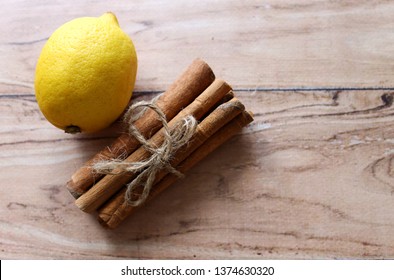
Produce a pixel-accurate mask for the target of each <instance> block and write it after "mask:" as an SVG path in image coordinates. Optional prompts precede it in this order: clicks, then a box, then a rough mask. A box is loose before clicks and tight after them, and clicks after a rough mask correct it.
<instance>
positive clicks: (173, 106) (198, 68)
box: [67, 59, 215, 198]
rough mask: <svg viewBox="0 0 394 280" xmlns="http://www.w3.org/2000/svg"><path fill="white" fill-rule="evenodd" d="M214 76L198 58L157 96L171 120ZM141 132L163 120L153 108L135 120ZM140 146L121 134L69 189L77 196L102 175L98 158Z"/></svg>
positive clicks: (147, 133)
mask: <svg viewBox="0 0 394 280" xmlns="http://www.w3.org/2000/svg"><path fill="white" fill-rule="evenodd" d="M214 79H215V75H214V73H213V71H212V69H211V68H210V67H209V65H208V64H207V63H205V62H204V61H202V60H201V59H196V60H195V61H194V62H193V63H192V64H191V65H190V66H189V67H188V68H187V69H186V71H185V72H184V73H183V74H182V75H181V76H180V77H179V78H178V79H177V80H176V81H175V82H174V83H173V84H172V85H171V86H170V87H169V88H168V89H167V91H166V92H165V93H164V94H163V95H161V96H160V98H159V99H158V100H157V102H156V104H157V106H158V107H159V108H160V109H161V110H162V111H163V113H164V114H165V115H166V117H167V120H171V119H172V118H173V117H174V116H175V115H176V114H177V113H178V112H179V111H180V110H182V108H184V107H186V106H187V105H189V104H190V103H191V102H192V101H193V100H194V99H195V98H196V97H197V96H198V95H200V93H202V92H203V91H204V90H205V89H206V88H207V87H208V86H209V85H210V84H212V82H213V81H214ZM135 126H136V128H137V129H138V130H139V131H140V132H141V134H142V135H144V136H145V137H148V136H150V135H153V134H154V133H155V132H157V131H158V130H159V129H160V128H161V126H162V124H161V122H160V121H159V120H158V119H157V118H156V115H155V113H154V112H152V111H151V110H147V111H146V112H145V114H144V115H143V116H142V117H141V118H140V119H139V120H138V121H136V122H135ZM139 146H140V144H139V142H138V141H137V140H136V139H135V138H134V137H131V136H129V135H128V134H122V135H121V136H120V137H118V138H117V139H116V140H115V141H114V142H113V143H112V145H110V146H109V147H107V148H105V149H103V150H102V151H101V152H99V153H98V154H96V155H95V156H94V157H93V158H92V159H91V160H89V161H88V162H87V163H85V165H84V166H83V167H81V168H80V169H78V170H77V171H76V172H75V173H74V175H72V177H71V180H70V181H69V182H68V183H67V189H68V190H69V191H70V193H71V194H72V195H73V196H74V197H75V198H78V197H79V196H80V195H82V194H83V193H84V192H86V191H87V190H88V189H89V188H90V187H91V186H92V185H93V184H94V183H95V182H97V181H98V180H100V178H101V177H102V176H103V175H101V174H97V173H94V172H92V168H91V166H92V164H93V163H94V162H96V161H98V160H103V159H113V158H118V157H119V156H121V155H124V154H127V155H129V154H131V153H132V152H133V151H135V150H136V149H137V148H138V147H139Z"/></svg>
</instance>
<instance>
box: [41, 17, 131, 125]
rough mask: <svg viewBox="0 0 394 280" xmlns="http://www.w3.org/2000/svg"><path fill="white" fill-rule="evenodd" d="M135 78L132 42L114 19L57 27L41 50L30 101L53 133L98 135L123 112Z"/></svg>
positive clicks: (77, 21) (86, 19)
mask: <svg viewBox="0 0 394 280" xmlns="http://www.w3.org/2000/svg"><path fill="white" fill-rule="evenodd" d="M136 73H137V55H136V52H135V48H134V45H133V42H132V41H131V39H130V38H129V36H127V34H126V33H124V32H123V30H122V29H121V28H120V27H119V24H118V21H117V19H116V17H115V15H114V14H112V13H105V14H104V15H102V16H101V17H98V18H93V17H83V18H77V19H74V20H72V21H70V22H67V23H65V24H64V25H62V26H61V27H59V28H58V29H57V30H56V31H55V32H54V33H53V34H52V35H51V37H50V38H49V39H48V41H47V42H46V44H45V46H44V47H43V49H42V52H41V54H40V57H39V59H38V62H37V67H36V76H35V82H34V87H35V92H36V99H37V102H38V105H39V107H40V110H41V111H42V113H43V114H44V116H45V117H46V119H47V120H48V121H49V122H51V123H52V124H53V125H55V126H56V127H58V128H60V129H63V130H65V131H66V132H69V133H76V132H81V131H82V132H94V131H98V130H101V129H103V128H105V127H107V126H109V125H110V124H111V123H113V122H114V121H115V120H116V119H117V118H118V117H119V116H120V114H121V113H122V112H123V111H124V109H125V108H126V106H127V104H128V102H129V101H130V98H131V95H132V91H133V88H134V83H135V78H136Z"/></svg>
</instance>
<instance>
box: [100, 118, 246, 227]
mask: <svg viewBox="0 0 394 280" xmlns="http://www.w3.org/2000/svg"><path fill="white" fill-rule="evenodd" d="M252 121H253V117H252V113H248V112H243V113H242V114H241V115H238V116H237V117H235V118H234V119H233V120H232V121H231V122H229V123H228V124H226V125H225V126H224V127H222V128H221V129H220V130H219V131H217V132H216V133H215V134H213V135H212V136H211V137H210V138H209V139H208V140H206V141H205V142H204V143H203V144H202V145H201V146H200V147H199V148H198V149H196V150H195V151H194V152H192V153H191V154H190V155H189V156H188V157H187V158H185V159H184V160H183V161H182V163H180V164H179V165H178V166H177V169H178V170H179V171H180V172H182V173H185V172H187V171H188V170H189V169H191V168H192V167H193V166H194V165H196V164H197V163H198V162H200V161H201V160H202V159H204V158H205V157H206V156H207V155H209V154H210V153H211V152H213V151H214V150H215V149H216V148H218V147H219V146H221V145H222V144H223V143H225V142H226V141H227V140H229V139H230V138H231V137H233V136H234V135H236V134H237V133H238V132H239V131H240V130H241V129H242V127H244V126H246V125H247V124H248V123H250V122H252ZM176 180H178V177H177V176H175V175H174V174H167V175H166V176H165V177H164V178H163V179H162V180H160V181H158V183H156V184H155V186H154V187H153V189H152V191H151V193H150V195H149V197H148V201H150V200H151V199H152V198H154V197H156V196H157V195H158V194H160V193H161V192H162V191H163V190H165V189H166V188H168V187H169V186H171V185H172V184H173V183H174V182H175V181H176ZM124 193H125V190H124V189H122V191H121V192H119V194H117V195H116V196H115V197H114V198H113V199H111V200H109V201H108V202H107V203H106V204H105V205H104V206H103V207H102V208H101V209H99V216H98V220H99V222H100V223H101V224H102V225H103V226H105V227H108V228H111V229H113V228H116V227H117V226H119V225H120V224H121V222H122V221H124V220H125V219H126V218H127V217H128V216H130V215H131V214H132V213H133V212H134V211H135V210H137V209H139V208H140V207H131V206H128V205H127V203H126V202H125V201H124Z"/></svg>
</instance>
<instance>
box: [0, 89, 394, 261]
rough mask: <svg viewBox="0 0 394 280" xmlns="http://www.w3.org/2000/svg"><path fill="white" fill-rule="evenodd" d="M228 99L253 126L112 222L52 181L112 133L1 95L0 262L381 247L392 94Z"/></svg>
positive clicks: (393, 138)
mask: <svg viewBox="0 0 394 280" xmlns="http://www.w3.org/2000/svg"><path fill="white" fill-rule="evenodd" d="M236 95H237V96H238V97H239V98H240V99H241V100H242V101H243V103H244V104H245V106H246V107H247V108H250V109H251V110H253V111H254V112H255V122H254V123H253V124H252V125H251V126H249V127H248V128H247V129H245V130H244V131H243V133H242V135H238V136H237V137H235V138H234V139H233V140H231V141H230V142H229V143H227V144H225V145H224V146H223V147H221V148H220V149H219V150H218V151H216V152H214V153H213V154H212V155H211V156H209V157H208V158H207V159H206V160H204V161H203V162H202V163H201V164H199V165H198V166H197V167H196V168H194V169H193V170H192V171H191V172H189V173H188V174H187V177H186V178H185V179H184V180H182V181H181V182H179V183H177V184H176V185H174V186H173V187H172V188H171V189H169V190H167V191H166V192H165V193H163V194H162V195H161V196H160V197H158V198H157V199H156V200H155V201H152V202H151V203H150V204H149V205H147V207H145V208H144V209H143V211H142V210H141V211H139V212H137V213H136V214H135V215H134V216H133V217H132V218H130V219H129V220H128V221H126V222H125V224H123V225H122V226H121V227H120V228H119V229H118V230H116V231H108V230H103V229H102V228H101V227H100V226H99V225H98V224H97V222H96V220H95V217H92V216H90V215H87V214H85V213H82V212H81V211H80V210H78V209H77V208H76V207H75V205H74V199H73V198H72V197H71V195H70V194H69V193H68V192H67V190H66V189H65V186H64V183H65V182H66V180H67V178H68V177H69V176H70V174H71V173H72V171H73V170H74V169H75V168H77V167H78V166H79V165H80V164H81V163H82V162H83V161H84V160H86V159H87V158H88V157H90V156H91V155H92V154H93V153H95V151H96V150H98V149H99V148H101V147H102V146H103V145H104V144H106V142H109V141H110V138H108V135H105V133H108V134H113V132H109V131H107V132H103V134H101V135H88V136H76V137H73V136H68V135H65V134H63V133H61V132H59V131H57V130H55V129H53V128H52V127H50V125H49V124H47V122H46V121H45V120H43V119H42V117H41V115H40V113H39V112H38V109H37V104H36V103H35V102H34V99H33V96H24V97H20V96H18V95H15V96H14V95H11V96H8V97H2V101H1V107H2V108H1V110H0V111H1V114H2V118H1V122H2V124H1V127H2V137H1V144H0V154H1V157H2V160H1V169H0V177H1V178H2V185H3V187H2V188H1V189H0V192H1V194H0V197H1V199H2V204H1V206H0V209H1V210H0V211H1V219H0V231H1V232H0V247H1V256H2V258H94V259H96V258H98V259H100V258H105V259H106V258H198V259H201V258H203V259H205V258H392V257H394V235H393V232H394V216H393V215H392V213H393V193H394V185H393V167H392V161H393V158H394V125H393V123H394V116H393V113H394V109H393V106H392V102H393V96H394V92H391V91H307V92H305V91H264V92H245V91H242V92H236ZM7 116H9V117H7ZM11 124H12V125H11ZM15 127H16V128H15ZM16 136H17V137H16Z"/></svg>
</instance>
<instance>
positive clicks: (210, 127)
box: [112, 97, 245, 216]
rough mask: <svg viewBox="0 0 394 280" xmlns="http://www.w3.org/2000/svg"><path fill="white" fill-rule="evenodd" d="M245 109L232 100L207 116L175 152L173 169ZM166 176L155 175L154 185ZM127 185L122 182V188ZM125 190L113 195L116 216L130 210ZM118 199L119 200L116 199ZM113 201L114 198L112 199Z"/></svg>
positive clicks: (162, 173)
mask: <svg viewBox="0 0 394 280" xmlns="http://www.w3.org/2000/svg"><path fill="white" fill-rule="evenodd" d="M244 109H245V107H244V106H243V104H242V103H241V102H240V101H239V100H238V99H237V98H235V97H234V98H233V99H231V100H230V101H229V102H226V103H224V104H222V105H220V106H219V107H217V108H216V109H215V110H214V111H213V112H212V113H211V114H209V116H207V117H206V118H205V119H204V120H203V121H202V122H201V123H200V124H199V125H198V126H197V129H196V131H195V133H194V135H193V137H192V139H191V141H190V143H189V144H188V145H187V146H186V147H184V148H183V149H180V150H178V151H177V152H176V154H175V155H174V159H173V160H172V161H171V165H172V166H173V167H177V166H178V164H179V163H181V162H182V161H183V160H185V159H186V158H187V157H188V156H189V155H190V154H191V153H192V152H193V151H194V150H196V149H197V148H198V147H199V146H201V145H202V144H203V143H204V142H205V141H206V140H208V139H209V138H210V137H211V136H212V135H213V134H214V133H215V132H217V131H218V130H219V129H220V128H222V127H223V126H224V125H226V124H227V123H229V122H230V121H231V120H232V119H234V118H235V117H236V116H237V115H239V114H241V112H243V111H244ZM167 174H168V170H163V171H161V172H159V173H158V174H157V175H156V179H155V184H156V183H157V182H158V181H160V180H161V179H162V178H163V177H164V176H165V175H167ZM134 177H136V176H133V177H132V178H131V179H130V178H128V179H129V182H130V181H132V180H133V179H134ZM125 183H127V181H126V182H123V184H122V186H124V184H125ZM141 192H142V188H139V189H137V190H136V193H137V195H138V194H139V193H141ZM125 193H126V188H125V187H123V189H122V190H121V191H120V192H119V193H117V194H116V195H115V200H117V201H119V202H120V203H119V204H118V207H117V208H118V209H117V210H116V211H115V213H120V214H117V215H120V216H123V214H122V213H127V211H129V210H128V209H130V208H132V207H130V205H129V204H128V203H127V201H126V200H125ZM118 197H120V198H118ZM112 199H114V198H112Z"/></svg>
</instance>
